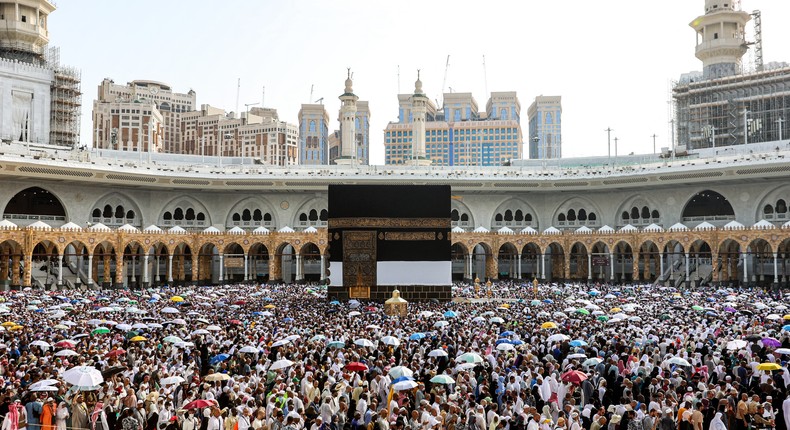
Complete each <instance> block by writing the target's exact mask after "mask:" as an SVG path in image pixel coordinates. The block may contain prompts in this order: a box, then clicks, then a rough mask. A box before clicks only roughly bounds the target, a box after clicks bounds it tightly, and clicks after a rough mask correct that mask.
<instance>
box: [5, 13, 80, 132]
mask: <svg viewBox="0 0 790 430" xmlns="http://www.w3.org/2000/svg"><path fill="white" fill-rule="evenodd" d="M54 11H55V4H54V2H52V1H48V0H24V1H19V0H15V1H9V0H0V106H3V107H4V108H3V109H0V139H3V140H8V141H19V142H26V143H41V144H47V143H48V144H52V145H60V146H67V147H75V146H77V144H78V143H79V135H80V133H79V129H80V106H81V103H82V93H81V91H80V72H79V70H77V69H75V68H72V67H67V66H62V65H61V64H60V51H59V50H58V48H48V47H47V44H48V43H49V31H48V22H47V21H48V19H49V15H50V14H51V13H52V12H54Z"/></svg>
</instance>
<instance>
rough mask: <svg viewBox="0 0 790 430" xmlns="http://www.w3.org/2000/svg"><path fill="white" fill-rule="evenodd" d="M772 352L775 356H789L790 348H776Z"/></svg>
mask: <svg viewBox="0 0 790 430" xmlns="http://www.w3.org/2000/svg"><path fill="white" fill-rule="evenodd" d="M774 352H775V353H777V354H790V348H778V349H777V350H775V351H774Z"/></svg>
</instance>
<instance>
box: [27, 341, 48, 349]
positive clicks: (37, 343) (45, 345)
mask: <svg viewBox="0 0 790 430" xmlns="http://www.w3.org/2000/svg"><path fill="white" fill-rule="evenodd" d="M30 344H31V345H35V346H38V347H41V348H52V345H50V344H49V343H47V342H44V341H43V340H34V341H33V342H30Z"/></svg>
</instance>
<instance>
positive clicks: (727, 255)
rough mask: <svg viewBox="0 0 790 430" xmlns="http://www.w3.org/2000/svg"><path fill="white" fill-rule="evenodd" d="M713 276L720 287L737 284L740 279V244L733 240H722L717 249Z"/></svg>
mask: <svg viewBox="0 0 790 430" xmlns="http://www.w3.org/2000/svg"><path fill="white" fill-rule="evenodd" d="M716 254H717V258H716V267H715V268H714V276H715V277H716V278H717V279H718V281H719V284H720V285H722V284H723V285H730V284H737V283H738V282H739V280H740V279H741V277H740V273H742V265H741V244H740V242H739V241H738V240H737V239H734V238H729V237H728V238H722V239H721V240H720V242H719V244H718V247H717V252H716Z"/></svg>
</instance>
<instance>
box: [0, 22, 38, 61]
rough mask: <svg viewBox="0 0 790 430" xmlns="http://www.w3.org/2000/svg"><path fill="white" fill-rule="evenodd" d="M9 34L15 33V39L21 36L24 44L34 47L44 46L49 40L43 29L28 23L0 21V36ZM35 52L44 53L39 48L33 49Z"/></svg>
mask: <svg viewBox="0 0 790 430" xmlns="http://www.w3.org/2000/svg"><path fill="white" fill-rule="evenodd" d="M10 33H15V34H16V36H17V38H18V37H19V36H20V35H22V36H23V40H24V41H25V42H27V43H31V44H36V45H45V44H46V43H47V41H48V40H49V32H48V31H47V29H46V28H44V27H41V26H38V25H34V24H31V23H29V22H22V21H16V20H10V19H0V34H10ZM3 45H5V43H3ZM35 50H36V52H37V53H39V54H40V53H43V52H44V50H43V48H41V47H40V46H38V47H35Z"/></svg>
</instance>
